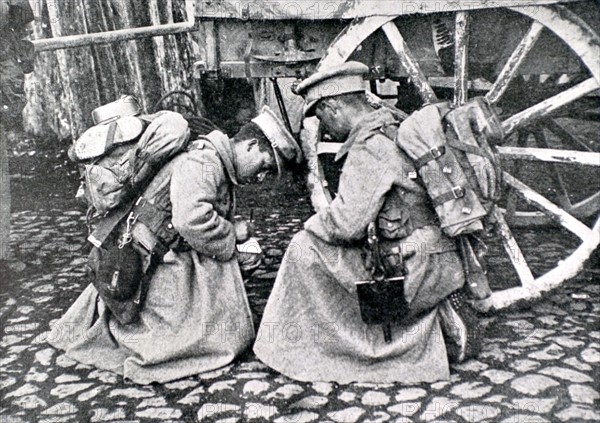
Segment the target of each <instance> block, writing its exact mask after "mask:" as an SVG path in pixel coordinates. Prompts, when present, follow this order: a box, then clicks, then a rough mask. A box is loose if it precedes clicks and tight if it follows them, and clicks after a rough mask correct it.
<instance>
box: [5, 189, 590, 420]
mask: <svg viewBox="0 0 600 423" xmlns="http://www.w3.org/2000/svg"><path fill="white" fill-rule="evenodd" d="M286 183H291V182H290V181H289V180H288V181H284V182H281V183H280V185H279V186H277V187H274V188H273V189H282V187H283V185H285V184H286ZM26 191H27V184H26V183H25V184H24V185H23V187H21V193H25V192H26ZM297 191H298V190H297V189H296V190H292V193H291V194H289V195H286V196H283V198H282V197H275V196H272V195H270V193H269V192H268V191H266V192H265V191H261V192H260V193H257V192H250V193H246V194H244V195H243V198H242V199H241V201H240V203H242V204H244V203H245V204H249V205H250V206H252V207H256V211H255V213H254V215H255V217H256V220H257V222H258V223H259V237H260V239H261V242H262V245H263V248H264V250H265V252H266V260H265V264H264V265H263V266H262V267H261V268H260V269H259V270H257V271H256V272H255V273H254V274H253V276H252V277H251V278H250V280H249V281H248V285H247V289H248V295H249V298H250V303H251V308H252V311H253V314H254V317H255V321H256V322H258V321H259V319H260V316H261V315H262V312H263V309H264V305H265V303H266V300H267V297H268V294H269V291H270V289H271V286H272V284H273V281H274V278H275V274H276V270H277V268H278V265H279V263H280V261H281V257H282V254H283V251H284V250H285V246H286V244H287V243H288V242H289V240H290V238H291V236H292V235H293V233H295V232H296V231H298V230H299V229H300V228H301V225H302V221H303V220H304V219H306V217H307V216H308V215H310V208H309V206H308V204H306V202H307V200H306V199H305V198H304V197H302V196H301V195H299V194H298V192H297ZM53 203H54V202H48V203H45V204H41V205H39V204H38V206H39V207H37V208H35V209H33V210H30V209H27V210H22V211H19V212H16V213H15V214H14V216H13V217H14V231H13V234H12V242H13V244H14V245H15V246H18V248H19V254H20V255H21V257H23V258H25V259H26V260H27V261H28V262H29V263H30V266H29V268H28V270H27V271H26V273H24V274H23V275H22V276H21V277H20V278H19V279H18V280H16V281H14V282H12V283H11V285H10V286H6V285H4V281H3V286H2V290H1V293H0V319H1V334H0V335H1V338H0V399H1V403H0V423H8V422H11V423H13V422H14V423H17V422H40V423H42V422H44V423H55V422H121V423H124V422H157V421H161V422H213V421H219V422H223V423H225V422H242V421H257V422H260V421H273V422H277V423H288V422H289V423H300V422H313V421H314V422H359V421H361V422H386V421H389V422H413V421H414V422H417V421H427V422H452V421H456V422H463V421H466V422H502V423H526V422H527V423H534V422H535V423H537V422H581V421H600V412H599V411H598V404H599V398H600V394H599V393H598V382H597V381H598V380H599V377H598V376H599V375H598V373H599V369H600V325H599V324H598V322H599V318H598V315H599V312H600V286H599V284H598V279H599V276H598V275H599V274H600V271H599V269H598V267H599V266H598V263H597V261H596V262H591V263H588V264H587V267H586V269H585V271H584V272H582V274H581V275H580V276H579V277H577V278H576V279H575V280H573V281H571V282H569V283H568V285H567V286H566V287H564V288H561V289H560V290H559V291H556V292H554V293H552V294H551V295H548V296H546V297H545V298H544V299H543V300H542V301H539V302H536V303H534V304H532V305H531V306H530V307H527V308H520V309H519V310H510V311H505V312H502V313H496V314H494V315H493V316H486V318H485V323H486V325H487V334H486V341H485V346H484V348H483V352H482V354H481V355H480V357H478V359H477V360H471V361H468V362H466V363H464V364H462V365H458V366H453V368H452V378H451V380H450V381H448V382H439V383H434V384H422V385H416V386H404V385H402V384H386V385H374V384H351V385H342V386H340V385H337V384H332V383H299V382H295V381H293V380H290V379H288V378H286V377H284V376H282V375H280V374H278V373H276V372H274V371H272V370H270V369H269V368H267V367H265V366H264V365H263V364H261V363H260V362H259V361H257V359H256V358H255V357H254V355H253V354H252V353H250V352H249V353H248V354H247V355H246V356H244V357H241V358H240V359H239V360H237V361H236V362H235V363H234V364H233V365H230V366H228V367H226V368H224V369H220V370H218V371H215V372H211V373H208V374H202V375H199V376H196V377H190V378H187V379H183V380H179V381H175V382H172V383H168V384H164V385H159V384H154V385H150V386H139V385H135V384H132V383H130V382H128V381H125V380H123V378H122V377H119V376H116V375H114V374H112V373H109V372H106V371H99V370H96V369H94V368H91V367H89V366H85V365H81V364H78V363H76V362H74V361H72V360H71V359H69V358H67V357H66V356H65V355H63V354H62V353H61V352H60V351H57V350H55V349H54V348H52V347H50V346H49V345H48V344H47V336H48V333H49V332H48V331H49V327H50V325H51V324H52V322H53V321H55V320H56V319H58V318H59V317H60V316H61V315H62V313H63V312H64V311H65V310H66V309H67V308H68V306H69V305H70V304H71V303H72V302H73V301H74V300H75V298H76V297H77V296H78V295H79V293H80V292H81V291H82V290H83V289H84V287H85V271H84V264H85V258H84V257H85V253H86V247H85V245H84V234H85V231H86V229H85V219H84V216H83V213H82V212H81V211H79V210H78V209H77V208H76V207H75V205H74V204H73V203H72V202H70V201H66V200H65V201H63V203H64V204H65V205H66V206H65V207H57V208H52V207H53ZM248 210H249V209H248V208H245V209H242V210H241V212H240V213H241V214H245V215H246V217H247V213H248ZM556 248H560V245H559V246H558V247H556ZM541 250H543V249H541ZM538 258H539V259H540V260H541V261H544V256H543V251H541V252H540V256H539V257H538Z"/></svg>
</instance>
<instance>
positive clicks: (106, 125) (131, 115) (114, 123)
mask: <svg viewBox="0 0 600 423" xmlns="http://www.w3.org/2000/svg"><path fill="white" fill-rule="evenodd" d="M141 112H142V110H141V107H140V104H139V103H138V101H137V100H136V98H135V97H133V96H130V95H125V96H122V97H121V98H120V99H118V100H116V101H113V102H112V103H108V104H105V105H103V106H100V107H97V108H96V109H94V110H93V111H92V119H93V121H94V126H92V127H91V128H89V129H88V130H86V131H85V132H84V133H83V134H82V135H81V136H80V137H79V139H77V141H75V142H74V143H73V145H72V146H71V147H70V148H69V152H68V154H69V158H70V159H71V160H73V161H82V160H90V159H94V158H96V157H99V156H102V155H104V154H106V153H107V152H109V151H110V150H111V149H112V148H114V147H115V146H117V145H119V144H122V143H126V142H130V141H133V140H135V139H137V138H138V137H139V136H140V134H141V133H142V132H143V131H144V128H145V126H146V124H145V122H144V120H142V119H140V118H139V117H138V115H140V113H141Z"/></svg>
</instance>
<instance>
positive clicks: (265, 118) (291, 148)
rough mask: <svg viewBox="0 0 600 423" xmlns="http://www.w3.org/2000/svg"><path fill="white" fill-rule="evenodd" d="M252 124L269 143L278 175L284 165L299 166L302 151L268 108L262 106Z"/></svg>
mask: <svg viewBox="0 0 600 423" xmlns="http://www.w3.org/2000/svg"><path fill="white" fill-rule="evenodd" d="M252 122H254V123H255V124H256V125H257V126H258V127H259V128H260V130H261V131H262V133H263V134H265V137H267V139H268V140H269V143H271V147H273V151H274V152H275V161H276V162H277V172H278V173H279V174H281V172H282V169H283V167H284V165H285V163H296V164H299V163H301V162H302V149H301V148H300V146H299V145H298V143H297V142H296V140H295V139H294V137H293V136H292V134H290V132H289V131H288V130H287V128H286V127H285V125H284V124H283V122H282V121H281V120H280V119H279V118H278V117H277V115H276V114H275V113H274V112H273V111H272V110H271V109H270V108H269V106H264V107H263V108H262V110H261V111H260V113H259V114H258V116H256V117H255V118H254V119H252Z"/></svg>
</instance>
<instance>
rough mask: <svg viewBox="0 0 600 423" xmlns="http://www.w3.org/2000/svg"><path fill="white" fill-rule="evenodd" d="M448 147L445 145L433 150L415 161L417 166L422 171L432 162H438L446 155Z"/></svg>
mask: <svg viewBox="0 0 600 423" xmlns="http://www.w3.org/2000/svg"><path fill="white" fill-rule="evenodd" d="M445 152H446V147H445V146H443V145H440V146H436V147H433V148H431V149H430V150H429V151H428V152H427V153H425V154H424V155H422V156H421V157H419V158H418V159H416V160H415V166H416V167H417V168H418V169H420V168H422V167H423V166H425V165H426V164H427V163H429V162H430V161H432V160H437V159H439V158H440V157H442V156H443V155H444V153H445Z"/></svg>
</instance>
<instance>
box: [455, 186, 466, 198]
mask: <svg viewBox="0 0 600 423" xmlns="http://www.w3.org/2000/svg"><path fill="white" fill-rule="evenodd" d="M452 195H454V198H455V199H458V198H461V197H464V196H465V190H464V189H463V187H461V186H455V187H453V188H452Z"/></svg>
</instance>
